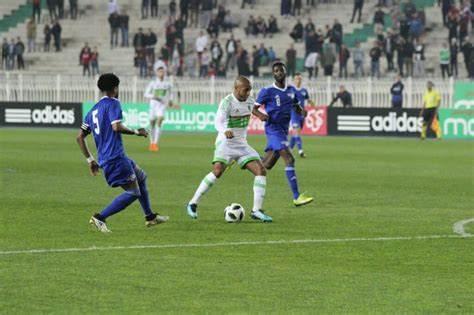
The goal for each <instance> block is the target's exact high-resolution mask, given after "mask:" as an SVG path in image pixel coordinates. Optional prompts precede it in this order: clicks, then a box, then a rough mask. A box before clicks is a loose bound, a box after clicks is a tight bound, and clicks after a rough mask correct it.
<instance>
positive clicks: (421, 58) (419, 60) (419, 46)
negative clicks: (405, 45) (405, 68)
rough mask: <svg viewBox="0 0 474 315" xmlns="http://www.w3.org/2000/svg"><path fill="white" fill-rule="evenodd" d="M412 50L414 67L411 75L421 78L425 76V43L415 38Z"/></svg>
mask: <svg viewBox="0 0 474 315" xmlns="http://www.w3.org/2000/svg"><path fill="white" fill-rule="evenodd" d="M414 46H415V52H414V58H413V59H414V69H413V76H414V77H415V78H423V77H424V76H425V45H423V43H422V42H421V41H420V40H415V45H414Z"/></svg>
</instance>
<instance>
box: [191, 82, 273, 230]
mask: <svg viewBox="0 0 474 315" xmlns="http://www.w3.org/2000/svg"><path fill="white" fill-rule="evenodd" d="M251 90H252V86H251V84H250V81H249V79H247V78H246V77H242V76H240V77H238V78H237V79H236V80H235V82H234V92H233V93H232V94H229V95H227V96H226V97H225V98H224V99H223V100H222V101H221V102H220V104H219V109H218V110H217V115H216V121H215V127H216V129H217V131H218V135H217V139H216V150H215V152H214V159H213V160H212V164H213V168H212V172H210V173H209V174H207V175H206V176H205V177H204V178H203V180H202V181H201V184H199V187H198V189H197V190H196V192H195V194H194V196H193V198H192V199H191V201H189V204H188V206H187V207H186V210H187V213H188V215H189V216H190V217H191V218H193V219H197V218H198V213H197V205H198V202H199V200H200V199H201V197H202V196H203V195H204V194H205V193H206V192H207V191H208V190H209V189H210V188H211V187H212V186H214V184H215V183H216V181H217V179H218V178H220V177H221V176H222V174H223V173H224V172H225V170H226V167H227V166H228V165H229V164H230V163H231V162H233V161H236V162H237V163H238V164H239V166H240V168H241V169H248V170H249V171H250V172H252V173H253V174H254V175H255V179H254V184H253V194H254V198H253V208H252V213H251V215H250V217H251V218H252V219H254V220H260V221H261V222H272V218H271V217H270V216H268V215H266V214H265V213H264V211H263V210H262V204H263V198H264V196H265V189H266V186H267V178H266V170H265V168H264V167H263V164H262V162H261V161H260V156H259V155H258V153H257V151H255V150H254V149H253V148H252V147H251V146H250V145H249V144H248V143H247V126H248V124H249V121H250V115H251V114H252V108H253V104H254V100H253V99H252V98H249V96H250V91H251Z"/></svg>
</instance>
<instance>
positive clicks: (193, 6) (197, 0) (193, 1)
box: [189, 0, 201, 27]
mask: <svg viewBox="0 0 474 315" xmlns="http://www.w3.org/2000/svg"><path fill="white" fill-rule="evenodd" d="M200 6H201V0H189V11H190V12H191V18H190V20H191V21H190V23H189V26H191V27H198V17H199V8H200Z"/></svg>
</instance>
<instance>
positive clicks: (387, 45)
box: [383, 30, 397, 71]
mask: <svg viewBox="0 0 474 315" xmlns="http://www.w3.org/2000/svg"><path fill="white" fill-rule="evenodd" d="M396 43H397V41H396V35H394V34H393V32H392V30H388V32H387V38H385V40H384V42H383V52H384V53H385V56H386V57H387V65H388V69H387V70H388V71H392V70H394V69H395V67H394V66H393V54H394V52H395V47H396Z"/></svg>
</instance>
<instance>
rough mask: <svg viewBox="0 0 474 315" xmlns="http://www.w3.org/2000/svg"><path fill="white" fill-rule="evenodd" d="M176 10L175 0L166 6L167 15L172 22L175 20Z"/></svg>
mask: <svg viewBox="0 0 474 315" xmlns="http://www.w3.org/2000/svg"><path fill="white" fill-rule="evenodd" d="M176 10H177V7H176V1H175V0H171V1H170V3H169V5H168V15H169V16H170V17H171V18H173V20H175V19H176Z"/></svg>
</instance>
